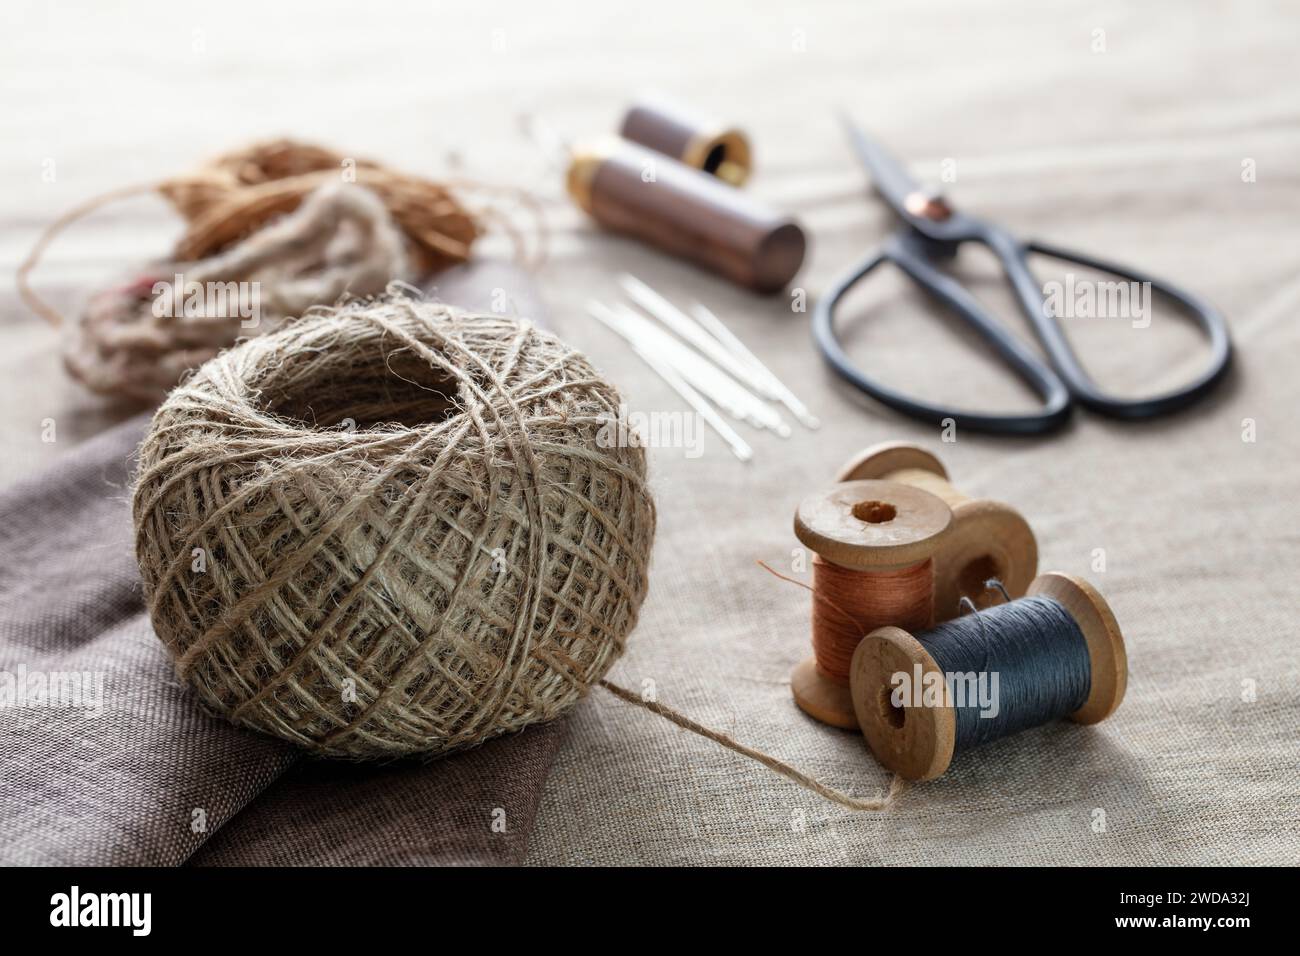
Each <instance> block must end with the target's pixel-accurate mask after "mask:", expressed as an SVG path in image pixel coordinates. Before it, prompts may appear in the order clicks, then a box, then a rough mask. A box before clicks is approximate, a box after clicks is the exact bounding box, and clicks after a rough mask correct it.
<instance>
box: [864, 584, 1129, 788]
mask: <svg viewBox="0 0 1300 956" xmlns="http://www.w3.org/2000/svg"><path fill="white" fill-rule="evenodd" d="M1027 594H1028V596H1031V597H1032V596H1034V595H1042V596H1044V597H1048V598H1052V599H1054V600H1056V601H1057V602H1059V603H1060V604H1061V605H1062V606H1063V607H1064V609H1065V610H1066V611H1067V612H1068V613H1069V615H1070V617H1071V618H1073V619H1074V622H1075V624H1076V625H1077V626H1078V628H1079V631H1080V632H1081V634H1082V636H1083V639H1084V642H1085V643H1086V645H1087V655H1088V663H1089V666H1090V668H1091V685H1090V688H1089V690H1088V695H1087V699H1086V701H1085V702H1084V704H1083V706H1082V707H1080V708H1079V709H1078V710H1076V711H1074V712H1073V713H1072V714H1070V715H1069V717H1070V719H1071V720H1073V721H1075V722H1076V723H1081V724H1095V723H1097V722H1099V721H1102V720H1105V719H1106V718H1107V717H1109V716H1110V715H1111V714H1112V713H1114V711H1115V709H1116V708H1117V707H1118V706H1119V705H1120V702H1121V701H1122V700H1123V699H1124V691H1125V689H1126V688H1127V685H1128V656H1127V652H1126V651H1125V648H1124V637H1123V635H1122V633H1121V632H1120V628H1119V623H1118V622H1117V621H1116V620H1115V615H1114V613H1113V612H1112V611H1111V609H1110V606H1109V605H1108V604H1107V603H1106V599H1105V598H1103V597H1102V596H1101V594H1100V592H1098V591H1097V589H1096V588H1094V587H1093V586H1092V585H1091V584H1089V583H1088V582H1087V581H1084V580H1083V579H1081V578H1076V577H1073V576H1071V575H1067V574H1062V573H1060V572H1056V571H1052V572H1048V573H1046V574H1041V575H1039V576H1038V577H1037V578H1035V579H1034V580H1033V582H1032V583H1031V584H1030V586H1029V588H1028V592H1027ZM920 637H921V638H922V640H923V639H924V637H925V635H923V634H922V635H920ZM922 640H918V638H917V636H914V635H913V634H912V633H911V632H910V630H909V629H907V628H903V627H882V628H879V629H877V630H875V631H872V632H871V633H870V634H868V635H867V637H866V638H865V639H864V640H863V641H862V642H861V643H860V644H859V645H858V648H857V650H856V651H855V652H854V655H853V664H852V668H851V690H852V700H853V706H854V711H855V713H856V715H857V719H858V724H859V726H860V727H861V728H862V733H863V735H864V736H865V737H866V738H867V744H868V745H869V746H870V747H871V751H872V753H874V754H875V755H876V759H877V760H879V761H880V762H881V763H882V764H884V766H885V767H887V768H888V769H890V770H893V771H894V772H895V773H897V774H899V775H900V776H902V777H903V778H904V779H907V780H931V779H933V778H935V777H938V776H940V775H941V774H942V773H943V772H944V771H945V770H947V769H948V765H949V764H950V763H951V762H952V758H953V754H954V751H955V747H956V742H957V741H956V712H955V709H954V707H953V706H952V698H951V691H950V689H949V690H947V691H945V692H944V699H943V701H942V702H941V703H940V704H939V705H937V706H926V705H923V704H921V705H916V706H904V707H897V706H895V705H894V702H893V699H892V696H891V694H892V690H893V687H894V683H893V681H894V676H895V675H898V674H903V675H910V674H914V673H921V674H923V675H926V676H927V677H928V676H930V675H938V676H939V678H942V677H943V676H944V675H943V670H942V668H941V667H940V666H939V664H938V663H937V661H936V660H935V658H934V657H933V656H932V655H931V653H930V651H929V650H927V649H926V647H925V645H924V644H923V643H922ZM918 669H919V670H918Z"/></svg>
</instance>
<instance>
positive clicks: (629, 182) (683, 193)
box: [568, 137, 807, 293]
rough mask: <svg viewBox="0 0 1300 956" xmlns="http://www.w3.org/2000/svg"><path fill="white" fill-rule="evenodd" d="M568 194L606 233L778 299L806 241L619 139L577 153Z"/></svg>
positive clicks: (718, 187)
mask: <svg viewBox="0 0 1300 956" xmlns="http://www.w3.org/2000/svg"><path fill="white" fill-rule="evenodd" d="M568 191H569V195H570V196H572V197H573V199H574V201H575V202H577V204H578V205H579V206H581V207H582V208H583V209H585V210H586V211H587V212H588V213H589V214H590V215H591V217H592V218H593V219H595V220H596V221H597V222H599V223H600V224H601V225H602V226H605V227H606V228H607V229H611V230H613V231H614V232H619V233H623V234H625V235H628V236H633V237H635V238H637V239H641V240H642V241H644V242H648V243H650V244H651V245H653V246H656V247H658V248H660V249H662V250H664V251H665V252H668V253H671V254H672V255H675V256H679V257H680V258H682V259H686V260H687V261H689V262H693V263H695V264H696V265H698V266H700V267H701V268H703V269H707V270H708V271H710V272H714V273H717V274H718V275H721V276H723V277H724V278H727V279H730V280H731V281H732V282H735V283H737V284H738V285H742V286H745V287H747V288H750V289H753V290H754V291H756V292H762V293H773V292H779V291H780V290H781V289H783V288H785V286H786V285H787V284H788V283H789V282H790V280H791V279H793V278H794V276H795V274H796V273H797V272H798V271H799V267H800V266H801V265H803V259H804V252H805V250H806V247H807V240H806V238H805V236H804V232H803V229H801V228H800V227H799V225H798V223H796V222H795V221H794V220H793V219H792V218H790V217H788V216H783V215H781V214H780V213H777V212H775V211H774V210H771V209H769V208H768V207H767V206H765V205H763V204H762V203H760V202H758V201H757V200H755V199H754V198H753V197H752V196H749V195H747V194H746V193H744V192H742V191H741V190H738V189H732V188H731V187H730V186H726V185H724V184H723V183H722V182H720V181H719V180H718V179H717V178H716V177H714V176H709V175H706V174H704V173H701V172H700V171H699V170H697V169H693V168H692V167H690V166H687V165H685V164H684V163H681V162H679V161H677V160H675V159H672V158H670V157H668V156H664V155H661V154H660V153H656V152H654V151H653V150H649V149H647V148H646V147H644V146H641V145H639V144H637V143H632V142H629V141H627V140H625V139H619V138H617V137H610V138H607V139H604V140H600V141H598V142H596V143H593V144H589V145H586V146H580V147H578V148H577V149H576V150H575V151H574V153H573V158H572V161H571V163H570V165H569V170H568Z"/></svg>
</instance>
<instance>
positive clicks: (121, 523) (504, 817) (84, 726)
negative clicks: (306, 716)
mask: <svg viewBox="0 0 1300 956" xmlns="http://www.w3.org/2000/svg"><path fill="white" fill-rule="evenodd" d="M453 278H455V276H453ZM489 278H494V277H485V276H475V277H474V281H473V283H472V284H473V285H475V286H479V285H482V282H484V281H488V280H489ZM449 285H450V283H449ZM460 291H461V292H462V294H468V293H467V292H466V290H465V289H464V288H462V289H461V290H460ZM147 425H148V416H146V415H141V416H139V417H136V418H133V419H131V420H129V421H127V422H125V423H123V424H122V425H119V426H117V427H115V428H113V429H111V430H109V431H106V432H104V433H102V434H101V435H99V436H97V437H95V438H93V439H91V440H90V441H87V442H86V443H85V444H83V445H80V446H78V447H77V448H75V449H73V450H72V451H70V452H67V453H66V454H64V455H62V456H60V458H59V459H58V463H57V464H56V465H54V466H53V467H51V468H50V469H48V470H47V471H45V472H44V473H41V474H37V475H35V476H33V477H30V478H28V479H26V480H24V481H22V482H21V483H20V484H18V485H17V486H16V487H13V488H10V489H8V490H6V491H3V492H0V703H2V704H3V706H0V755H3V757H2V758H0V759H2V760H3V765H2V766H3V771H2V772H0V863H3V864H107V865H114V864H121V865H163V866H167V865H177V864H181V863H184V862H186V861H190V862H192V863H196V864H217V865H250V864H275V863H283V864H323V865H332V864H413V863H428V864H433V863H454V864H497V863H516V862H519V861H520V860H521V859H522V857H523V854H524V851H525V848H526V843H527V838H528V834H529V832H530V831H531V829H532V825H533V818H534V815H535V813H536V810H537V805H538V801H539V799H540V796H541V791H542V787H543V784H544V783H545V780H546V775H547V772H548V770H549V768H550V765H551V760H552V758H553V757H554V754H555V751H556V749H557V747H558V746H559V743H560V741H561V739H562V738H563V733H564V730H563V725H562V724H561V723H555V724H551V725H547V726H541V727H533V728H530V729H528V730H526V731H524V732H523V733H520V734H516V735H513V736H510V737H506V738H501V739H497V740H494V741H491V742H489V743H487V744H485V745H484V746H482V747H479V748H477V749H475V750H471V751H468V752H465V753H462V754H457V755H454V756H451V757H447V758H444V759H442V760H438V761H435V762H432V763H417V762H404V763H400V764H398V763H394V764H388V765H384V766H363V765H343V764H337V763H324V762H319V761H315V760H309V759H307V758H306V757H304V756H303V755H302V754H301V753H300V752H299V751H297V750H296V749H295V748H293V747H292V746H291V745H289V744H286V743H284V742H282V741H279V740H276V739H273V738H270V737H264V736H261V735H258V734H255V733H253V732H251V731H246V730H242V729H240V728H237V727H235V726H233V725H231V724H228V723H226V722H225V721H223V720H220V719H217V718H214V717H211V716H208V715H207V714H205V713H203V712H202V711H200V710H199V708H198V706H197V705H196V703H195V702H194V700H193V699H192V698H191V696H190V695H189V694H188V693H187V692H186V690H185V688H184V687H183V686H182V685H180V684H179V683H178V682H177V679H176V676H175V672H174V670H173V667H172V664H171V661H170V659H169V657H168V655H167V653H166V650H165V649H164V648H163V646H162V644H161V642H159V641H158V639H157V638H156V637H155V635H154V633H153V630H152V628H151V627H150V624H149V619H148V617H147V615H146V614H145V611H144V607H143V605H142V603H141V595H140V583H139V574H138V572H137V570H136V565H135V558H134V546H133V543H132V533H131V515H130V503H129V490H128V486H127V482H128V474H129V468H130V459H131V456H132V454H133V452H134V450H135V448H136V446H137V444H138V443H139V441H140V439H141V437H142V436H143V434H144V431H145V429H146V427H147Z"/></svg>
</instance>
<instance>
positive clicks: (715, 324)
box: [691, 302, 822, 428]
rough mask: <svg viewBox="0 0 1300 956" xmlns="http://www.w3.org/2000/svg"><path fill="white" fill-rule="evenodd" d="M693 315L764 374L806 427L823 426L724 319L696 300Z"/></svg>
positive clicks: (779, 399)
mask: <svg viewBox="0 0 1300 956" xmlns="http://www.w3.org/2000/svg"><path fill="white" fill-rule="evenodd" d="M691 317H692V318H694V319H695V321H696V322H699V323H700V325H702V326H704V328H705V330H706V331H708V332H710V333H711V334H712V335H713V337H714V338H716V339H718V340H719V341H720V342H722V344H724V345H726V346H728V347H729V348H730V349H731V350H732V351H733V352H735V353H736V355H738V356H739V357H740V358H741V359H743V360H744V361H746V362H748V363H749V364H750V365H752V366H753V367H754V369H755V371H757V372H758V373H759V374H761V375H762V376H764V377H765V378H766V379H767V381H768V383H769V384H770V386H771V388H772V390H773V391H774V392H776V398H777V400H778V401H780V403H781V404H782V405H784V406H785V407H786V408H788V409H790V414H791V415H793V416H794V417H795V418H797V419H799V421H800V422H802V423H803V425H804V426H805V427H807V428H821V424H822V423H821V420H820V419H818V418H817V416H816V415H814V414H813V413H812V412H810V411H809V410H808V406H807V405H805V404H804V403H803V402H801V401H800V400H799V398H798V396H796V395H795V394H794V392H792V391H790V389H788V388H787V387H786V386H785V383H784V382H782V381H781V380H780V379H779V378H777V377H776V373H775V372H773V371H772V370H771V369H770V368H768V367H767V366H766V365H764V364H763V363H762V362H761V361H760V360H759V358H758V356H757V355H755V354H754V353H753V352H751V351H750V350H749V349H748V348H747V347H746V346H745V343H744V342H742V341H740V339H738V338H737V337H736V336H735V335H734V334H733V333H732V331H731V329H729V328H727V327H726V325H724V324H723V322H722V320H721V319H720V318H718V317H717V316H716V315H714V314H713V312H712V311H711V310H709V309H707V308H705V307H704V306H703V305H701V304H700V303H698V302H696V303H694V304H693V305H692V306H691Z"/></svg>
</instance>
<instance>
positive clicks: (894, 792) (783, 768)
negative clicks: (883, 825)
mask: <svg viewBox="0 0 1300 956" xmlns="http://www.w3.org/2000/svg"><path fill="white" fill-rule="evenodd" d="M600 686H601V687H604V688H605V690H607V691H609V692H610V693H611V694H613V695H614V696H615V697H618V698H619V699H621V700H623V701H626V702H627V703H629V704H633V705H635V706H637V707H640V708H642V709H643V710H648V711H650V713H652V714H655V715H657V716H659V717H662V718H664V719H665V720H668V721H671V722H672V723H674V724H676V725H677V726H678V727H681V728H682V729H683V730H687V731H690V732H691V733H693V734H696V735H698V736H700V737H703V738H705V739H706V740H712V741H713V742H714V743H716V744H721V745H722V746H723V747H726V748H727V749H728V750H733V751H735V752H736V753H738V754H741V755H742V756H745V757H748V758H749V759H751V760H756V761H758V762H759V763H761V764H762V765H763V766H765V767H767V768H768V769H769V770H772V771H774V772H776V773H779V774H780V775H781V776H783V777H785V778H786V779H787V780H790V781H793V782H794V783H796V784H798V785H799V786H801V787H803V788H804V789H805V790H811V791H812V792H813V793H815V794H817V795H818V796H820V797H823V798H825V799H826V800H829V801H831V802H832V803H838V804H839V805H840V806H842V807H847V808H848V809H850V810H869V811H876V812H880V811H884V810H888V809H889V808H890V807H891V806H892V805H893V803H894V800H895V799H896V798H897V797H898V795H899V794H900V793H902V791H903V788H904V786H905V782H904V780H903V778H902V777H900V776H898V775H897V774H895V775H894V779H893V780H892V781H891V782H890V784H889V790H888V791H887V792H886V793H885V794H884V795H883V796H880V797H870V798H864V797H852V796H849V795H848V794H847V793H844V792H843V791H840V790H836V789H835V788H834V787H830V786H827V785H826V784H824V783H822V782H821V781H819V780H814V779H813V778H812V777H810V776H808V775H807V774H806V773H804V772H803V771H801V770H796V769H795V768H794V767H792V766H790V765H789V764H788V763H785V762H784V761H781V760H778V759H776V758H775V757H773V756H771V755H770V754H766V753H763V752H762V751H761V750H755V749H754V748H753V747H747V746H745V745H744V744H742V743H740V742H739V741H738V740H735V739H734V738H732V737H729V736H727V735H726V734H724V733H721V732H720V731H716V730H711V729H709V728H708V727H705V726H704V725H703V724H700V723H697V722H696V721H694V720H691V718H689V717H687V716H686V715H685V714H682V713H680V712H678V711H676V710H673V709H672V708H671V707H665V706H664V705H663V704H660V703H658V702H657V701H653V700H644V699H642V698H641V697H640V696H639V695H638V694H636V693H634V692H633V691H630V690H628V689H627V688H626V687H620V686H619V685H618V684H615V683H613V682H612V681H609V680H604V679H602V680H601V681H600Z"/></svg>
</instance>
